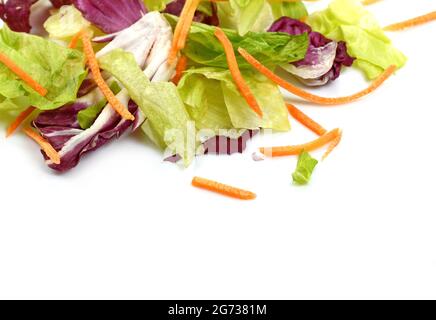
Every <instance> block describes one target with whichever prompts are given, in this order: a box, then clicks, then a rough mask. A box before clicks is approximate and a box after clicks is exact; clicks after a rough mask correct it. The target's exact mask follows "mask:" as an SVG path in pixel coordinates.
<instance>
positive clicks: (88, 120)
mask: <svg viewBox="0 0 436 320" xmlns="http://www.w3.org/2000/svg"><path fill="white" fill-rule="evenodd" d="M108 84H109V87H110V88H111V91H112V92H113V93H114V94H115V95H116V94H118V93H119V92H120V91H121V88H120V86H119V85H118V83H117V82H116V81H115V80H111V83H108ZM106 104H107V100H106V98H103V99H101V101H99V102H98V103H96V104H95V105H92V106H90V107H88V108H86V109H83V110H81V111H79V113H78V114H77V120H78V121H79V125H80V127H81V128H82V129H88V128H90V127H91V126H92V125H93V123H94V122H95V120H96V119H97V117H98V115H99V114H100V112H101V111H102V110H103V108H104V107H105V106H106Z"/></svg>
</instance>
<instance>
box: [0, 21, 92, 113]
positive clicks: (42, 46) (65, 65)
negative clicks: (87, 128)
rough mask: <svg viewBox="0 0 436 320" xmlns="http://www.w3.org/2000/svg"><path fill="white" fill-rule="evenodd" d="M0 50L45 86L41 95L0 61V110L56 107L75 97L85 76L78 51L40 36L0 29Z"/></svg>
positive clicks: (82, 62)
mask: <svg viewBox="0 0 436 320" xmlns="http://www.w3.org/2000/svg"><path fill="white" fill-rule="evenodd" d="M0 51H1V52H2V53H4V54H5V55H7V56H8V57H9V58H10V59H12V60H13V61H14V62H15V63H16V64H17V65H18V66H19V67H20V68H22V69H23V70H24V71H25V72H27V73H28V74H29V75H30V76H31V77H32V78H33V79H35V80H36V81H37V82H38V83H39V84H41V85H42V86H43V87H44V88H46V89H47V90H48V94H47V95H46V96H45V97H42V96H40V95H39V94H38V93H37V92H35V91H34V90H33V89H32V88H30V87H29V86H28V85H27V84H25V83H24V82H23V81H22V80H21V79H19V78H18V77H17V76H16V75H15V74H14V73H13V72H12V71H10V70H9V69H8V68H7V67H6V66H4V65H3V64H0V110H2V109H3V110H5V109H16V110H22V109H24V108H26V107H28V106H34V107H36V108H38V109H41V110H48V109H55V108H58V107H60V106H63V105H65V104H67V103H69V102H72V101H74V100H76V96H77V92H78V89H79V87H80V85H81V83H82V81H83V79H84V78H85V77H86V75H87V72H86V70H85V68H84V58H83V55H82V53H81V52H79V51H77V50H71V49H68V48H65V47H62V46H60V45H58V44H56V43H54V42H51V41H48V40H46V39H43V38H41V37H37V36H33V35H29V34H26V33H18V32H13V31H11V30H10V29H9V28H8V27H7V26H4V27H3V28H2V29H1V30H0Z"/></svg>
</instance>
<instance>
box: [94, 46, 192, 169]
mask: <svg viewBox="0 0 436 320" xmlns="http://www.w3.org/2000/svg"><path fill="white" fill-rule="evenodd" d="M99 62H100V66H101V68H102V69H104V70H106V71H107V72H109V73H110V74H112V76H114V77H115V78H116V79H117V80H118V81H119V82H120V83H121V84H122V85H123V86H124V87H125V88H126V90H127V91H128V93H129V95H130V97H131V98H132V100H133V101H135V102H136V104H137V105H138V106H139V107H140V109H141V111H142V112H143V113H144V115H145V116H146V118H147V125H146V128H147V130H146V132H147V133H149V134H150V135H151V138H152V140H153V141H154V142H155V143H156V144H158V145H159V146H160V147H162V148H166V147H168V148H170V149H171V151H172V152H174V154H179V155H180V156H181V157H182V158H183V161H184V163H185V165H189V164H190V163H191V161H192V159H193V157H194V155H195V131H194V133H193V136H194V142H193V143H192V145H191V144H190V142H192V141H190V139H191V138H192V135H191V133H192V132H191V131H190V121H191V119H190V117H189V114H188V112H187V111H186V109H185V105H184V104H183V101H182V99H181V98H180V96H179V93H178V91H177V87H176V86H175V85H174V84H173V83H170V82H150V81H149V79H147V77H146V76H145V75H144V73H143V72H142V71H141V69H140V68H139V66H138V65H137V64H136V61H135V58H134V57H133V55H132V54H131V53H127V52H125V51H123V50H121V49H117V50H114V51H112V52H110V53H108V54H107V55H105V56H103V57H101V58H100V59H99ZM194 130H195V128H194Z"/></svg>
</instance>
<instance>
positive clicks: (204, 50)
mask: <svg viewBox="0 0 436 320" xmlns="http://www.w3.org/2000/svg"><path fill="white" fill-rule="evenodd" d="M167 19H168V20H169V22H170V23H171V24H172V25H173V27H174V26H175V24H176V23H177V18H176V17H174V16H170V15H168V16H167ZM214 32H215V27H213V26H208V25H205V24H202V23H193V25H192V27H191V32H190V34H189V41H188V43H187V45H186V48H185V50H184V54H185V55H186V56H187V57H188V58H189V59H191V60H192V61H194V62H195V63H198V64H200V65H203V66H208V67H218V68H225V69H227V68H228V66H227V59H226V55H225V53H224V49H223V46H222V45H221V43H220V42H219V41H218V39H217V38H216V37H215V36H214ZM224 32H225V33H226V35H227V37H228V38H229V39H230V41H231V42H232V44H233V46H234V48H238V47H242V48H244V49H246V50H247V51H248V52H249V53H250V54H251V55H253V56H254V57H255V58H256V59H258V60H259V61H261V62H262V63H263V64H264V65H267V66H271V65H272V66H276V65H280V64H285V63H289V62H294V61H298V60H301V59H304V57H305V55H306V52H307V48H308V45H309V42H308V36H307V34H301V35H297V36H290V35H288V34H284V33H275V32H249V33H247V34H246V35H245V36H244V37H241V36H240V35H239V34H238V33H237V32H236V31H233V30H224ZM237 60H238V64H239V67H240V68H241V69H252V68H251V66H250V64H249V63H248V62H247V61H245V59H244V58H242V57H241V56H240V55H239V54H238V55H237Z"/></svg>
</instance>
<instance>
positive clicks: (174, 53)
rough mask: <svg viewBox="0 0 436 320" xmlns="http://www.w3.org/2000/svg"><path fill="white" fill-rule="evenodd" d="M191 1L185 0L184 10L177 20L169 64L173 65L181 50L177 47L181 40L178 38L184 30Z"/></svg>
mask: <svg viewBox="0 0 436 320" xmlns="http://www.w3.org/2000/svg"><path fill="white" fill-rule="evenodd" d="M191 1H192V0H186V1H185V5H184V6H183V9H182V12H181V13H180V17H179V21H177V25H176V28H175V29H174V36H173V42H172V44H171V50H170V53H169V56H168V64H169V65H172V64H173V63H174V61H175V60H176V58H177V53H178V51H179V49H178V48H177V46H178V41H179V40H178V39H179V37H180V32H181V31H182V28H183V24H184V23H185V20H186V13H187V12H188V9H189V5H190V2H191Z"/></svg>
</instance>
